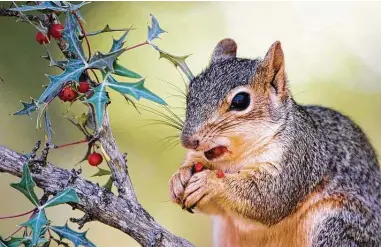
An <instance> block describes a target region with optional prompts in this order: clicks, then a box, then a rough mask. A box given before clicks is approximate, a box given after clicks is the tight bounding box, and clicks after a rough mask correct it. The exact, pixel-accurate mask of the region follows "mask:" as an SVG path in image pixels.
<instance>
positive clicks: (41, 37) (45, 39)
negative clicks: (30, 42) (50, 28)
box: [36, 32, 50, 45]
mask: <svg viewBox="0 0 381 247" xmlns="http://www.w3.org/2000/svg"><path fill="white" fill-rule="evenodd" d="M36 40H37V42H38V43H40V45H42V44H47V43H49V41H50V35H49V34H44V33H42V32H38V33H37V34H36Z"/></svg>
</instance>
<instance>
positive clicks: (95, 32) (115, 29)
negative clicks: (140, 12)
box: [86, 24, 131, 50]
mask: <svg viewBox="0 0 381 247" xmlns="http://www.w3.org/2000/svg"><path fill="white" fill-rule="evenodd" d="M130 30H131V28H110V26H109V25H108V24H107V25H106V26H105V27H104V28H103V29H101V30H98V31H94V32H89V33H86V36H94V35H98V34H101V33H110V32H121V31H126V32H127V33H128V31H130ZM117 50H119V49H117Z"/></svg>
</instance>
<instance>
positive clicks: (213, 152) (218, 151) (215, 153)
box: [204, 146, 228, 160]
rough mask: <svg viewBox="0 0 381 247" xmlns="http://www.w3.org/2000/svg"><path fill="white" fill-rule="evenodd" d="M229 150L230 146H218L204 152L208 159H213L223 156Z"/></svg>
mask: <svg viewBox="0 0 381 247" xmlns="http://www.w3.org/2000/svg"><path fill="white" fill-rule="evenodd" d="M227 151H228V148H227V147H225V146H217V147H214V148H212V149H209V150H208V151H205V152H204V155H205V157H206V158H207V159H208V160H213V159H217V158H219V157H221V156H222V155H224V154H225V153H226V152H227Z"/></svg>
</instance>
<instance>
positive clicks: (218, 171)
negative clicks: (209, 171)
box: [216, 170, 225, 178]
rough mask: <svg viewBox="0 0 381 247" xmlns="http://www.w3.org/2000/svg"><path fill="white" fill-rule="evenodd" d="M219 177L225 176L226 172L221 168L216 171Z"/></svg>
mask: <svg viewBox="0 0 381 247" xmlns="http://www.w3.org/2000/svg"><path fill="white" fill-rule="evenodd" d="M216 175H217V178H223V177H225V173H224V172H223V171H221V170H217V171H216Z"/></svg>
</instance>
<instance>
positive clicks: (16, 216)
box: [0, 208, 36, 220]
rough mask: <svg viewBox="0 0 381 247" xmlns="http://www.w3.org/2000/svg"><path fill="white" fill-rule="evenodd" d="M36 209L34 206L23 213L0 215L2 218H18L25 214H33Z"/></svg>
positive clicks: (0, 218)
mask: <svg viewBox="0 0 381 247" xmlns="http://www.w3.org/2000/svg"><path fill="white" fill-rule="evenodd" d="M34 210H36V209H35V208H33V209H32V210H30V211H28V212H25V213H21V214H16V215H10V216H2V217H0V220H5V219H13V218H18V217H21V216H24V215H28V214H31V213H32V212H33V211H34Z"/></svg>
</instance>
